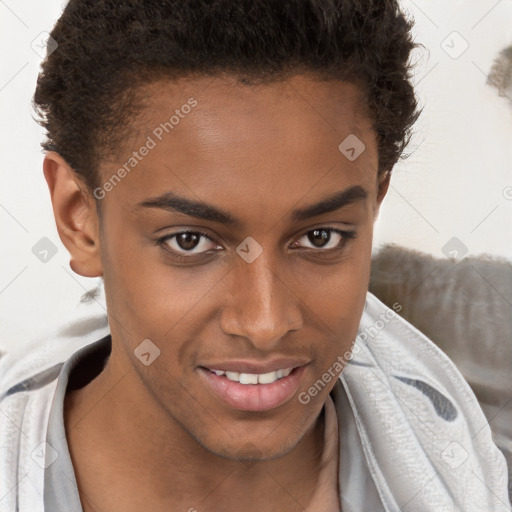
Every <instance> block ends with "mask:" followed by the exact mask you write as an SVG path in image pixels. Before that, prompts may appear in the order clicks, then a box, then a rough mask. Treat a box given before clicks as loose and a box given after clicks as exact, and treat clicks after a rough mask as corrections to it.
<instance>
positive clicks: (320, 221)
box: [34, 0, 419, 458]
mask: <svg viewBox="0 0 512 512" xmlns="http://www.w3.org/2000/svg"><path fill="white" fill-rule="evenodd" d="M410 29H411V22H410V21H409V20H407V19H405V18H404V16H403V14H402V13H401V12H400V10H399V8H398V5H397V2H396V1H392V0H385V1H378V2H377V1H369V0H366V1H363V0H361V1H356V0H343V1H342V0H339V1H335V0H295V1H281V2H274V1H272V0H268V1H258V2H254V1H252V0H251V1H249V0H247V1H245V0H244V1H238V2H231V1H227V0H226V1H217V2H200V1H187V2H183V1H172V0H170V1H164V2H162V1H159V2H156V1H152V0H149V1H148V0H146V1H140V0H139V1H137V0H132V1H129V2H116V1H115V0H102V1H97V0H95V1H92V0H77V1H75V0H70V2H69V4H68V5H67V7H66V8H65V10H64V12H63V14H62V16H61V18H60V19H59V21H58V22H57V24H56V26H55V28H54V29H53V31H52V33H51V36H52V37H53V38H54V39H55V40H56V41H57V43H58V45H59V46H58V48H57V49H56V50H55V51H54V52H53V53H51V54H50V55H49V56H48V57H47V58H46V59H45V61H44V62H43V69H42V72H41V74H40V75H39V78H38V83H37V89H36V93H35V96H34V103H35V107H36V110H37V112H38V114H39V116H40V122H41V123H42V124H43V126H44V127H45V128H46V130H47V138H46V140H45V142H44V143H43V147H44V149H45V150H46V157H45V162H44V173H45V177H46V180H47V182H48V185H49V188H50V192H51V196H52V203H53V208H54V214H55V218H56V222H57V227H58V231H59V234H60V237H61V239H62V241H63V243H64V244H65V245H66V247H67V249H68V250H69V253H70V256H71V260H70V265H71V268H72V269H73V270H74V271H75V272H77V273H78V274H80V275H82V276H88V277H96V276H102V278H103V280H104V284H105V293H106V300H107V308H108V314H109V323H110V328H111V332H112V341H113V347H112V355H111V358H110V362H109V364H115V365H116V366H117V367H118V368H122V369H124V370H125V371H129V370H131V371H133V376H134V382H135V383H136V384H134V389H137V393H140V395H141V398H142V395H145V396H148V397H151V400H153V401H154V403H155V404H158V405H157V406H158V407H159V408H160V409H161V411H163V412H164V413H165V414H166V415H167V417H168V418H169V421H171V422H174V423H176V424H177V425H179V426H180V428H182V429H183V431H184V432H186V433H187V434H189V435H190V437H191V438H192V439H194V440H195V441H197V442H198V443H199V444H200V445H201V446H202V447H204V448H205V449H206V450H208V451H210V452H212V453H216V454H219V455H222V456H224V457H228V458H237V457H240V458H244V457H251V456H254V453H251V450H252V451H253V452H254V447H257V451H258V454H259V456H260V457H261V458H272V457H276V456H279V455H282V454H284V453H286V452H287V451H289V450H290V449H292V448H293V447H294V446H295V445H296V444H297V443H298V442H299V441H300V440H301V438H302V437H303V436H304V435H305V433H306V432H307V431H308V429H310V428H311V427H312V425H313V424H314V421H315V419H316V418H317V417H318V415H319V413H320V411H321V408H322V406H323V403H324V402H325V399H326V396H327V394H328V393H329V391H330V390H331V389H332V387H333V386H334V384H335V381H336V378H335V377H337V376H338V375H339V373H340V372H341V371H342V367H343V365H344V364H345V362H346V354H347V352H350V350H351V348H352V345H353V342H354V340H355V337H356V335H357V330H358V325H359V321H360V318H361V314H362V311H363V307H364V303H365V296H366V291H367V288H368V281H369V271H370V257H371V247H372V234H373V223H374V221H375V219H376V217H377V214H378V211H379V207H380V205H381V202H382V200H383V198H384V196H385V194H386V191H387V188H388V185H389V180H390V175H391V171H392V169H393V166H394V165H395V163H396V162H397V160H398V158H400V156H404V155H403V150H404V148H405V147H406V145H407V143H408V141H409V138H410V130H411V127H412V125H413V123H414V122H415V120H416V118H417V117H418V115H419V112H418V111H417V110H416V100H415V97H414V93H413V88H412V86H411V84H410V60H409V57H410V52H411V50H412V49H413V47H414V46H415V45H414V43H413V42H412V38H411V34H410ZM91 34H94V37H91ZM143 340H151V343H150V344H148V343H147V342H145V343H146V344H145V345H142V346H143V347H145V349H144V350H146V352H147V349H148V348H149V349H151V350H149V351H150V352H151V354H152V355H151V356H150V357H149V358H148V357H146V363H147V362H149V361H148V360H149V359H150V360H151V364H147V365H146V364H143V362H142V361H141V359H139V357H137V355H139V356H140V350H139V349H138V347H139V346H140V344H141V342H143ZM155 347H156V348H155ZM157 349H158V350H159V355H158V357H157V358H154V357H155V356H156V355H157V354H158V350H157ZM278 359H279V360H283V361H285V360H286V361H288V363H287V364H289V365H291V366H301V367H302V370H300V372H298V373H300V378H297V379H296V388H294V389H293V390H292V391H293V393H292V394H291V395H290V396H287V397H286V399H285V400H284V401H283V402H282V403H278V404H275V405H269V404H270V402H268V403H267V402H265V400H263V399H261V403H259V405H258V403H256V402H258V400H260V398H261V397H259V398H258V395H255V398H254V401H253V402H251V403H249V402H250V400H249V402H248V403H246V404H245V406H244V407H241V408H240V407H237V406H236V403H231V404H230V403H227V402H226V401H225V400H222V399H220V398H219V397H218V396H217V394H216V393H215V392H213V391H212V387H211V385H210V383H209V382H207V381H208V379H209V377H210V376H211V375H210V376H208V375H207V372H208V370H207V368H210V369H211V368H217V369H218V368H222V367H223V366H226V365H227V366H229V364H230V363H231V362H233V361H235V362H238V363H239V362H246V363H247V368H249V367H250V366H251V364H256V365H257V363H261V364H262V365H263V366H265V365H268V364H272V363H273V362H275V361H276V360H278ZM290 361H291V362H290ZM292 363H293V364H292ZM336 363H337V364H336ZM283 364H284V363H283ZM255 368H256V367H255ZM325 372H328V373H329V374H330V375H331V378H330V379H329V378H327V379H325V380H327V382H326V385H325V386H324V387H323V388H322V389H321V390H319V391H318V392H317V393H315V396H312V397H310V398H311V399H310V400H304V399H303V400H300V399H299V396H300V395H301V394H302V395H301V396H302V397H304V396H305V395H304V393H308V390H309V389H310V388H311V386H312V385H313V384H314V383H315V382H316V381H317V380H318V379H319V378H320V379H321V378H322V375H323V374H325ZM248 373H257V372H256V371H254V372H250V371H248ZM292 373H293V372H292ZM210 374H211V372H210ZM332 375H335V377H332ZM223 378H225V377H223ZM278 382H279V381H278ZM221 386H222V384H221ZM308 396H309V395H308ZM228 402H229V400H228ZM235 402H236V400H235ZM264 403H267V405H266V406H265V407H263V405H264ZM262 404H263V405H262ZM251 447H253V448H251Z"/></svg>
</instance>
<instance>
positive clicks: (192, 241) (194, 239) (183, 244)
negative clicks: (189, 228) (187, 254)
mask: <svg viewBox="0 0 512 512" xmlns="http://www.w3.org/2000/svg"><path fill="white" fill-rule="evenodd" d="M200 239H201V235H199V236H198V234H197V233H189V232H186V233H180V234H179V235H176V243H177V244H178V246H179V247H180V248H181V249H184V250H185V251H190V250H191V249H194V248H195V247H196V245H197V244H198V242H199V241H200Z"/></svg>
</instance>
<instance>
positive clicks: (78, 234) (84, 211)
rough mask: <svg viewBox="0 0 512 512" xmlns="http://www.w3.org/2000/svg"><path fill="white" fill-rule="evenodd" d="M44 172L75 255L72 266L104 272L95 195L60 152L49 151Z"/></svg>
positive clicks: (88, 273)
mask: <svg viewBox="0 0 512 512" xmlns="http://www.w3.org/2000/svg"><path fill="white" fill-rule="evenodd" d="M43 172H44V177H45V179H46V182H47V184H48V188H49V190H50V196H51V200H52V206H53V214H54V216H55V222H56V224H57V231H58V232H59V237H60V239H61V240H62V243H63V244H64V245H65V246H66V248H67V249H68V251H69V253H70V256H71V259H70V263H69V264H70V267H71V268H72V270H73V271H74V272H76V273H77V274H79V275H81V276H84V277H99V276H102V275H103V267H102V264H101V257H100V246H99V219H98V214H97V211H96V204H95V201H94V199H93V197H92V196H91V194H89V193H88V191H87V187H86V185H85V184H84V183H83V182H82V180H81V179H80V178H79V177H78V176H77V174H76V173H75V172H74V170H73V169H72V168H71V167H70V166H69V165H68V164H67V162H66V161H65V160H64V159H63V158H62V157H61V156H60V155H59V154H58V153H55V152H53V151H49V152H48V153H46V156H45V159H44V162H43Z"/></svg>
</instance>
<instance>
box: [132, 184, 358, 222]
mask: <svg viewBox="0 0 512 512" xmlns="http://www.w3.org/2000/svg"><path fill="white" fill-rule="evenodd" d="M367 197H368V192H367V191H366V190H365V189H364V188H362V187H361V186H360V185H354V186H352V187H350V188H347V189H345V190H342V191H341V192H337V193H336V194H333V195H331V196H329V197H326V198H324V199H322V200H321V201H320V202H318V203H316V204H312V205H309V206H305V207H303V208H299V209H295V210H293V211H292V213H291V219H292V220H294V221H301V220H306V219H309V218H311V217H316V216H318V215H322V214H324V213H331V212H334V211H336V210H339V209H341V208H343V207H345V206H348V205H349V204H352V203H355V202H358V201H364V200H365V199H366V198H367ZM140 207H143V208H160V209H163V210H167V211H171V212H180V213H183V214H185V215H189V216H191V217H197V218H200V219H204V220H209V221H212V222H219V223H221V224H226V225H228V226H236V225H239V224H240V221H239V220H238V219H235V218H234V217H233V216H232V215H231V214H230V213H229V212H227V211H225V210H222V209H221V208H217V207H216V206H213V205H209V204H207V203H204V202H200V201H194V200H192V199H188V198H186V197H181V196H178V195H176V194H174V193H172V192H167V193H165V194H163V195H161V196H158V197H154V198H150V199H146V200H145V201H142V202H141V203H139V204H137V208H140Z"/></svg>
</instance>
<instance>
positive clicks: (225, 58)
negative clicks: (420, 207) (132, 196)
mask: <svg viewBox="0 0 512 512" xmlns="http://www.w3.org/2000/svg"><path fill="white" fill-rule="evenodd" d="M412 27H413V20H411V19H409V18H407V17H406V16H405V15H404V13H403V12H402V11H401V10H400V7H399V5H398V1H397V0H122V1H120V0H70V1H69V3H68V4H67V6H66V8H65V9H64V11H63V13H62V15H61V17H60V18H59V19H58V21H57V22H56V24H55V26H54V28H53V30H52V32H51V37H52V38H53V39H54V40H55V41H56V42H57V44H58V47H57V48H56V49H55V51H53V52H51V53H50V54H49V55H47V57H46V58H45V60H44V61H43V63H42V66H41V67H42V69H41V72H40V73H39V76H38V80H37V87H36V90H35V94H34V98H33V107H34V109H35V112H36V114H37V121H38V123H39V124H41V125H42V126H43V127H44V128H45V129H46V140H45V141H44V142H43V143H42V144H41V145H42V147H43V149H45V150H48V151H51V150H53V151H56V152H58V153H59V154H60V155H61V156H62V157H63V158H64V159H65V160H66V161H67V163H68V164H69V165H70V166H71V167H72V168H73V169H74V170H75V172H76V173H77V174H78V175H80V176H81V177H82V178H83V180H84V181H85V183H86V185H88V186H89V187H91V189H92V188H94V187H95V186H96V185H97V183H98V179H99V176H98V175H97V173H98V168H99V164H100V163H101V161H102V159H103V158H104V157H105V156H106V155H108V156H112V155H113V154H115V152H116V148H118V146H119V143H120V142H121V141H122V140H123V138H125V136H126V134H127V133H128V132H127V131H126V130H127V129H128V128H129V126H130V125H129V122H130V120H133V116H135V115H136V114H137V112H139V111H140V102H137V101H136V99H137V98H138V96H137V94H136V93H137V91H138V90H139V91H140V90H142V89H141V86H144V85H147V84H149V83H151V82H153V81H155V80H156V79H159V78H170V79H173V78H174V79H176V78H181V77H185V76H194V75H198V76H215V75H219V74H225V73H228V74H229V75H231V76H234V77H236V78H237V79H238V80H239V81H240V83H244V84H248V85H250V84H252V83H268V82H272V81H277V80H280V79H283V78H286V77H287V76H292V75H293V74H295V73H298V72H301V71H302V72H312V73H314V74H315V75H316V76H317V77H318V78H326V79H327V78H331V79H332V78H334V79H338V80H342V81H348V82H352V83H354V84H357V85H358V86H359V87H360V88H361V91H362V92H363V94H364V99H365V105H366V108H367V114H368V115H369V116H370V119H371V120H372V122H373V128H374V130H375V132H376V134H377V143H378V156H379V164H378V172H384V171H390V170H391V169H392V168H393V166H394V165H395V163H396V162H397V161H398V159H399V158H400V157H401V156H402V157H404V156H405V155H403V150H404V149H405V147H406V146H407V144H408V143H409V140H410V138H411V135H412V126H413V124H414V123H415V121H416V120H417V118H418V116H419V115H420V112H421V111H419V110H417V101H416V97H415V94H414V89H413V86H412V84H411V81H410V80H411V78H412V77H411V70H412V67H413V66H412V64H411V62H410V61H411V59H410V56H411V51H412V50H413V49H414V48H415V47H416V46H420V45H419V44H417V43H415V42H414V41H413V37H412V34H411V29H412ZM139 99H140V98H139Z"/></svg>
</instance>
